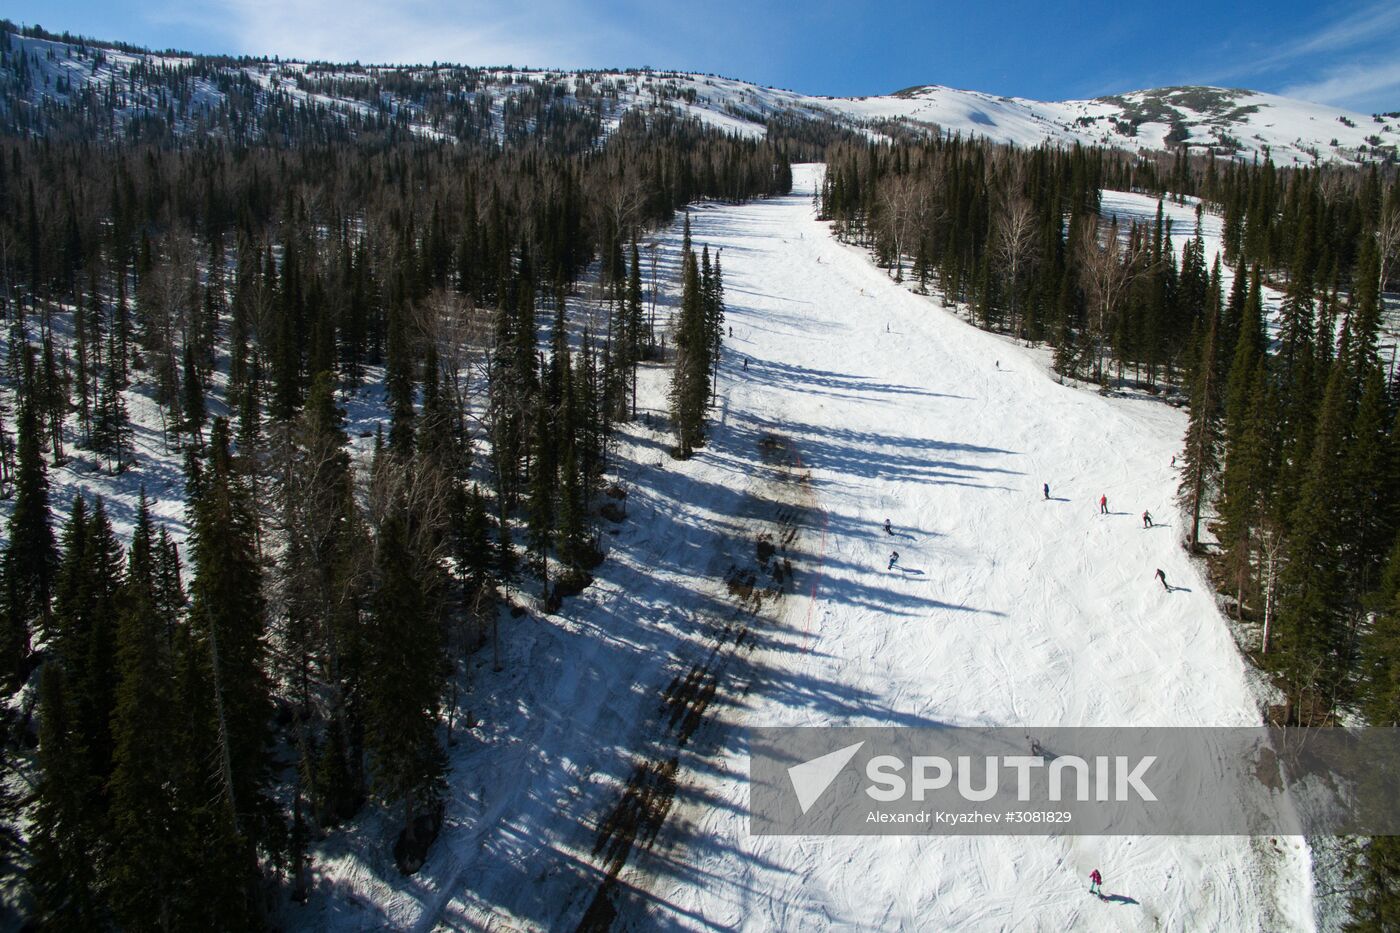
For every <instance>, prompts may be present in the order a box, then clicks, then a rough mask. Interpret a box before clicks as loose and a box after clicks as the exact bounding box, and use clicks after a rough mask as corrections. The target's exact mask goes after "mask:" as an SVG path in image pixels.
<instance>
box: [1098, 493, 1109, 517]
mask: <svg viewBox="0 0 1400 933" xmlns="http://www.w3.org/2000/svg"><path fill="white" fill-rule="evenodd" d="M1099 514H1100V515H1107V514H1108V496H1099Z"/></svg>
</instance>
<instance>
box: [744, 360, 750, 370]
mask: <svg viewBox="0 0 1400 933" xmlns="http://www.w3.org/2000/svg"><path fill="white" fill-rule="evenodd" d="M748 368H749V358H748V357H747V356H746V357H744V370H745V371H747V370H748Z"/></svg>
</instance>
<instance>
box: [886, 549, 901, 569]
mask: <svg viewBox="0 0 1400 933" xmlns="http://www.w3.org/2000/svg"><path fill="white" fill-rule="evenodd" d="M897 563H899V552H898V551H890V565H889V566H888V567H886V568H885V569H886V570H893V569H894V565H895V564H897Z"/></svg>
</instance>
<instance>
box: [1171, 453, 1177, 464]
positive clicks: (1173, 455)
mask: <svg viewBox="0 0 1400 933" xmlns="http://www.w3.org/2000/svg"><path fill="white" fill-rule="evenodd" d="M1172 466H1176V454H1172Z"/></svg>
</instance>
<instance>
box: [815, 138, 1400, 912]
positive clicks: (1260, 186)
mask: <svg viewBox="0 0 1400 933" xmlns="http://www.w3.org/2000/svg"><path fill="white" fill-rule="evenodd" d="M1100 189H1119V190H1135V191H1143V192H1150V193H1154V194H1157V195H1158V196H1159V197H1173V196H1176V195H1175V194H1173V195H1168V194H1167V192H1168V191H1172V192H1176V193H1180V192H1183V191H1185V192H1188V193H1193V194H1196V195H1198V196H1200V197H1201V198H1203V199H1204V200H1203V202H1202V204H1201V207H1199V208H1198V214H1197V216H1198V221H1197V224H1196V229H1194V230H1189V231H1173V230H1171V229H1170V227H1169V225H1167V224H1166V223H1164V221H1163V216H1162V215H1163V211H1162V208H1161V205H1160V203H1159V208H1158V212H1157V217H1156V219H1155V221H1154V222H1151V223H1147V224H1132V225H1130V226H1128V227H1127V228H1121V229H1120V227H1119V226H1118V225H1117V223H1116V222H1105V221H1104V220H1103V219H1102V218H1101V217H1100V216H1099V212H1098V192H1099V190H1100ZM820 204H821V211H822V213H823V215H824V216H825V217H827V218H829V219H830V220H832V222H833V224H834V226H835V229H836V231H837V233H838V234H839V235H841V236H843V237H845V238H847V239H850V240H852V241H855V242H858V243H863V244H866V245H868V246H869V247H870V248H871V249H872V250H874V252H875V254H876V256H877V257H878V259H879V261H880V262H882V263H883V264H885V265H886V266H888V267H889V268H890V269H891V273H892V274H893V275H894V277H895V278H897V279H898V278H903V277H904V276H906V275H908V276H912V277H915V278H917V279H918V281H919V283H920V285H934V286H936V287H938V288H939V289H940V290H941V291H942V292H943V294H944V295H945V296H946V299H947V300H950V301H956V302H965V303H967V304H968V305H969V306H970V308H971V314H972V317H973V319H974V320H975V322H976V323H977V324H979V325H980V326H982V327H984V328H987V329H990V330H995V331H998V332H1002V333H1010V334H1014V335H1016V336H1017V337H1019V338H1022V339H1025V340H1027V341H1032V342H1044V343H1048V344H1049V345H1051V346H1053V347H1054V348H1055V367H1056V368H1057V369H1058V370H1059V371H1060V372H1062V373H1064V374H1065V375H1069V376H1076V377H1080V378H1089V379H1093V380H1095V381H1098V382H1100V383H1101V384H1102V385H1104V386H1105V387H1107V386H1109V385H1113V384H1118V385H1121V384H1123V383H1124V382H1129V381H1136V382H1137V383H1138V384H1140V385H1142V386H1145V387H1147V388H1149V389H1152V390H1154V391H1158V390H1160V389H1162V388H1163V387H1168V388H1169V387H1172V386H1174V385H1176V384H1180V385H1181V386H1182V387H1183V388H1184V389H1185V391H1186V393H1187V394H1188V396H1189V399H1190V422H1189V426H1188V430H1187V432H1186V435H1185V438H1184V442H1183V449H1182V455H1181V457H1180V467H1181V484H1180V503H1181V505H1182V508H1183V511H1184V512H1185V514H1186V516H1187V518H1188V533H1187V536H1186V537H1187V545H1188V547H1190V548H1192V549H1193V550H1197V551H1199V552H1202V553H1204V554H1205V555H1206V559H1207V561H1208V566H1209V567H1210V569H1211V572H1212V575H1213V577H1214V579H1215V580H1216V582H1217V585H1218V586H1219V588H1220V590H1221V595H1222V598H1223V600H1224V602H1225V603H1226V605H1227V607H1228V609H1229V611H1230V612H1231V614H1232V615H1234V616H1235V617H1236V618H1237V619H1239V620H1240V622H1241V623H1242V628H1243V629H1244V631H1246V632H1248V633H1251V635H1250V638H1251V640H1250V641H1249V642H1248V643H1246V644H1244V645H1243V647H1244V648H1245V649H1246V650H1247V651H1248V652H1249V653H1250V654H1251V655H1252V657H1253V658H1254V660H1255V662H1256V663H1257V664H1258V665H1259V666H1260V667H1262V668H1263V669H1264V670H1265V671H1267V672H1268V673H1269V674H1270V675H1271V676H1272V677H1273V680H1274V683H1275V684H1276V686H1277V687H1278V689H1279V692H1280V694H1281V696H1282V702H1281V703H1279V704H1278V705H1277V706H1275V707H1273V708H1272V709H1271V710H1270V718H1271V719H1272V720H1274V721H1275V722H1277V723H1279V724H1292V725H1324V724H1331V723H1335V722H1337V721H1339V720H1341V719H1348V720H1351V721H1354V720H1355V719H1356V718H1360V719H1363V720H1364V721H1366V722H1369V723H1372V724H1375V725H1385V726H1396V725H1400V381H1397V379H1396V374H1395V371H1394V362H1393V360H1394V353H1395V348H1394V347H1393V346H1386V347H1383V346H1382V341H1383V330H1382V325H1383V322H1384V317H1385V316H1384V307H1383V302H1382V296H1381V290H1382V286H1383V285H1384V284H1388V283H1389V282H1391V281H1392V280H1393V278H1394V276H1395V272H1396V269H1397V265H1400V264H1397V259H1398V258H1400V255H1397V254H1398V253H1400V249H1398V247H1400V183H1397V181H1396V178H1395V176H1394V173H1393V172H1392V173H1390V174H1388V175H1383V174H1381V173H1380V172H1379V171H1378V170H1377V169H1376V168H1375V167H1371V168H1368V169H1340V168H1328V169H1316V170H1314V169H1299V170H1290V171H1279V170H1276V169H1275V168H1274V166H1273V165H1272V164H1270V163H1267V162H1266V163H1264V164H1263V165H1247V164H1244V163H1239V162H1229V163H1225V164H1223V165H1221V164H1218V163H1216V162H1215V161H1214V160H1211V159H1201V158H1195V159H1190V158H1188V157H1187V156H1186V155H1185V153H1178V154H1177V155H1175V156H1165V157H1154V158H1149V159H1143V158H1138V157H1130V156H1126V155H1123V154H1115V153H1109V152H1106V151H1096V150H1086V149H1080V148H1075V149H1073V150H1060V149H1051V148H1041V149H1036V150H1014V149H1009V148H1004V147H996V146H990V145H986V144H982V143H976V142H966V141H961V140H958V139H945V140H939V141H935V142H931V143H928V144H925V145H917V146H859V147H851V146H842V147H837V148H836V149H835V150H834V151H833V152H832V154H831V158H830V164H829V170H828V174H827V177H826V181H825V183H824V185H823V188H822V191H821V201H820ZM1202 210H1210V211H1212V212H1217V213H1219V214H1220V215H1221V217H1222V226H1223V231H1224V261H1223V263H1222V262H1221V261H1220V260H1219V259H1217V260H1216V261H1215V262H1213V263H1208V262H1207V260H1206V256H1205V248H1204V243H1203V239H1202V237H1201V234H1200V229H1199V227H1200V221H1199V218H1200V216H1201V214H1200V211H1202ZM1177 236H1184V237H1185V238H1186V239H1185V242H1184V244H1183V245H1182V247H1181V249H1180V253H1181V258H1180V259H1179V260H1178V258H1177V253H1178V250H1177V248H1176V247H1175V246H1174V245H1173V240H1174V239H1175V238H1176V237H1177ZM1269 285H1272V286H1274V287H1276V288H1278V289H1280V290H1282V292H1283V294H1284V297H1283V300H1282V304H1281V307H1280V308H1279V311H1278V314H1277V320H1276V322H1272V323H1273V325H1274V326H1271V322H1270V321H1268V320H1266V314H1265V302H1264V289H1265V287H1266V286H1269ZM1383 351H1388V353H1387V352H1383ZM1207 531H1208V532H1210V534H1206V532H1207ZM1212 538H1213V541H1211V542H1210V545H1209V546H1208V547H1207V545H1206V542H1207V541H1208V540H1209V539H1212ZM1354 868H1355V871H1356V873H1357V879H1358V881H1359V883H1358V885H1357V888H1356V891H1357V894H1356V895H1355V901H1354V905H1353V906H1354V910H1355V915H1356V922H1357V929H1367V930H1371V929H1375V930H1379V929H1387V928H1389V927H1390V926H1392V925H1393V920H1394V917H1395V916H1396V914H1395V911H1396V910H1397V909H1400V908H1397V905H1400V845H1397V844H1396V841H1395V840H1393V839H1389V838H1386V839H1377V840H1373V841H1371V842H1370V843H1369V844H1368V845H1367V847H1366V849H1365V852H1364V854H1363V855H1362V857H1361V858H1360V859H1359V860H1358V862H1357V864H1356V865H1355V866H1354Z"/></svg>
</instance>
